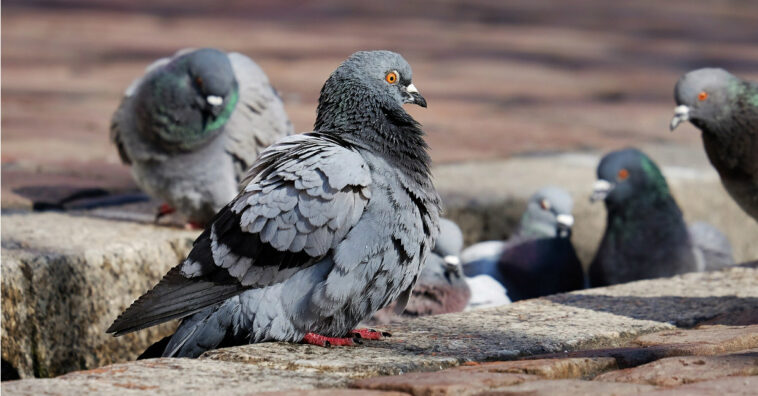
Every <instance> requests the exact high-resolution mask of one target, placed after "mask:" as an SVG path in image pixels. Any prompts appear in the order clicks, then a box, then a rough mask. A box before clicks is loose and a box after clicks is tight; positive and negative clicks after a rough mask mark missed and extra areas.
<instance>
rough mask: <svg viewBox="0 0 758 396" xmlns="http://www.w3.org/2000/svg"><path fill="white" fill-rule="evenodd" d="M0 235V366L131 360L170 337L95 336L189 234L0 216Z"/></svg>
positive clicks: (65, 218) (63, 368)
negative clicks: (0, 278)
mask: <svg viewBox="0 0 758 396" xmlns="http://www.w3.org/2000/svg"><path fill="white" fill-rule="evenodd" d="M2 228H3V233H2V262H3V264H2V312H3V313H2V315H3V321H2V358H3V360H4V361H6V362H8V363H9V364H10V365H11V366H13V367H14V368H15V369H16V370H17V371H18V372H19V374H20V375H21V377H23V378H25V377H30V376H38V377H47V376H55V375H59V374H63V373H65V372H68V371H72V370H80V369H87V368H93V367H98V366H102V365H105V364H109V363H114V362H118V361H125V360H131V359H134V358H135V357H136V356H137V355H138V354H139V353H140V352H142V350H144V348H145V347H146V346H147V345H149V344H150V343H151V342H152V341H154V340H155V339H156V338H159V337H160V336H161V335H166V334H167V333H168V332H170V331H172V328H173V326H174V324H167V325H163V326H159V327H156V328H153V329H148V330H147V331H144V332H138V333H134V334H130V335H127V336H125V337H122V338H114V337H112V336H110V335H106V334H105V329H106V328H107V327H108V326H109V325H110V323H111V322H112V321H113V320H114V319H115V318H116V317H117V316H118V314H119V313H120V312H121V311H122V310H123V309H124V308H125V307H127V306H128V305H129V304H131V302H132V301H133V300H134V299H136V298H137V297H139V295H141V294H142V293H144V292H145V291H146V290H149V288H150V287H152V286H153V284H154V283H155V282H156V281H158V280H159V279H160V278H161V277H162V276H163V275H164V274H165V273H166V272H167V271H168V269H169V268H170V267H171V266H174V265H176V264H177V263H178V262H179V260H181V259H182V258H183V257H184V255H185V254H186V253H187V252H188V250H189V248H190V247H191V244H192V241H193V240H194V238H195V236H196V235H197V232H189V231H183V230H177V229H172V228H167V227H155V226H150V225H142V224H136V223H130V222H114V221H106V220H101V219H94V218H88V217H77V216H71V215H65V214H58V213H44V214H11V215H9V214H3V215H2Z"/></svg>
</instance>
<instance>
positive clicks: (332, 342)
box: [303, 333, 355, 348]
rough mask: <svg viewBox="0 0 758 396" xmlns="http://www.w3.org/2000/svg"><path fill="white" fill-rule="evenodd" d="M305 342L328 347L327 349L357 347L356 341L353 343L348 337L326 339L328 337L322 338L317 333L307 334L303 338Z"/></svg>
mask: <svg viewBox="0 0 758 396" xmlns="http://www.w3.org/2000/svg"><path fill="white" fill-rule="evenodd" d="M303 342H304V343H306V344H311V345H318V346H322V347H327V348H328V347H330V346H353V345H355V341H353V339H352V338H351V337H346V338H337V337H326V336H322V335H321V334H316V333H306V334H305V337H303Z"/></svg>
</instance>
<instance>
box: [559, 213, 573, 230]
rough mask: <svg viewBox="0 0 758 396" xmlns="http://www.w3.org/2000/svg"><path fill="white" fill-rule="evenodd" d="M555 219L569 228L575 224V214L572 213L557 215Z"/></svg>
mask: <svg viewBox="0 0 758 396" xmlns="http://www.w3.org/2000/svg"><path fill="white" fill-rule="evenodd" d="M555 220H556V221H557V222H558V224H559V225H562V226H564V227H567V228H571V227H572V226H573V225H574V216H572V215H570V214H559V215H558V216H555Z"/></svg>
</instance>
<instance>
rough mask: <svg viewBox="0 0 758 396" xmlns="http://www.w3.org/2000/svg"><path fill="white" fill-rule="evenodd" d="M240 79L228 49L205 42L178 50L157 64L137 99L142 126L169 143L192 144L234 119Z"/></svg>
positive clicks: (189, 146) (170, 147)
mask: <svg viewBox="0 0 758 396" xmlns="http://www.w3.org/2000/svg"><path fill="white" fill-rule="evenodd" d="M238 94H239V92H238V85H237V80H236V79H235V77H234V71H233V69H232V65H231V63H230V62H229V58H228V57H227V55H226V54H225V53H223V52H221V51H218V50H216V49H212V48H203V49H199V50H195V51H192V52H187V53H184V54H181V55H179V56H176V57H175V58H174V59H172V60H171V62H169V63H168V64H166V65H165V66H164V67H162V68H159V69H157V70H155V71H154V72H153V73H151V74H150V75H149V77H148V80H147V81H146V82H145V84H144V87H143V88H141V89H140V92H139V93H138V98H137V99H138V100H137V106H138V108H137V111H138V115H139V121H138V122H139V123H140V130H141V131H143V133H147V132H146V131H150V134H149V135H148V136H147V137H148V138H150V139H152V140H154V141H156V142H158V143H160V144H161V145H162V146H163V147H164V148H165V149H167V150H169V151H172V150H179V151H186V150H192V149H194V148H196V147H198V146H200V145H202V144H203V143H205V142H206V141H207V140H208V139H209V138H210V137H212V136H216V135H217V132H219V131H220V130H221V127H223V126H224V124H225V123H226V121H228V120H229V117H230V116H231V114H232V112H233V111H234V108H235V106H236V105H237V99H238Z"/></svg>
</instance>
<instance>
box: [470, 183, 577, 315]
mask: <svg viewBox="0 0 758 396" xmlns="http://www.w3.org/2000/svg"><path fill="white" fill-rule="evenodd" d="M573 205H574V202H573V200H572V199H571V196H570V195H569V194H568V193H567V192H566V191H565V190H563V189H561V188H558V187H552V186H549V187H544V188H542V189H540V190H539V191H537V192H536V193H535V194H534V195H532V196H531V197H530V198H529V201H528V203H527V208H526V211H525V212H524V214H523V216H522V217H521V222H520V224H519V227H518V230H517V231H516V233H515V234H514V235H513V236H512V237H511V238H509V239H508V240H507V241H505V242H499V243H498V242H492V241H490V242H484V244H485V245H480V244H477V245H474V246H472V247H470V248H467V249H466V250H465V251H464V252H463V253H462V255H461V257H462V259H463V262H464V265H463V271H464V273H465V274H466V276H468V277H476V276H482V275H488V276H490V277H492V278H493V279H495V280H497V281H498V282H499V283H500V284H501V285H502V286H503V287H504V288H505V290H506V293H507V295H508V298H509V299H510V300H511V301H518V300H523V299H527V298H535V297H541V296H546V295H549V294H555V293H563V292H568V291H572V290H577V289H582V288H583V287H584V283H585V282H584V272H583V270H582V265H581V262H580V261H579V258H578V257H577V255H576V251H575V250H574V246H573V244H572V243H571V227H572V226H573V224H574V217H573V216H572V215H571V210H572V208H573ZM478 245H479V246H478ZM475 293H476V292H475Z"/></svg>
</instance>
